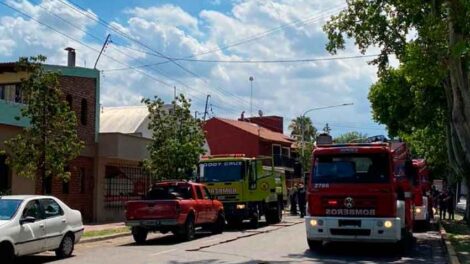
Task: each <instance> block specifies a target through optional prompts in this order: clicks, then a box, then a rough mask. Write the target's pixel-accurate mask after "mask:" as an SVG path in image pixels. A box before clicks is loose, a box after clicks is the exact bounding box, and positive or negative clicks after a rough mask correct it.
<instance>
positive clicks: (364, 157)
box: [312, 153, 389, 183]
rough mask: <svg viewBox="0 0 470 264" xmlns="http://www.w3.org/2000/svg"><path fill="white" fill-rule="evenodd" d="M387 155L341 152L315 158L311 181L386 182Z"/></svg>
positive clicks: (387, 177)
mask: <svg viewBox="0 0 470 264" xmlns="http://www.w3.org/2000/svg"><path fill="white" fill-rule="evenodd" d="M387 161H388V155H387V154H385V153H383V154H374V155H371V154H343V155H322V156H317V157H316V158H315V163H314V167H313V171H312V175H313V177H312V183H386V182H388V180H389V165H388V162H387Z"/></svg>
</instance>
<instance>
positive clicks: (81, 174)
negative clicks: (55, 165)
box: [78, 168, 86, 193]
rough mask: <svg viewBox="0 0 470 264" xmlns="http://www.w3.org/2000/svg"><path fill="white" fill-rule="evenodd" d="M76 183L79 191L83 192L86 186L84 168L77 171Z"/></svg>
mask: <svg viewBox="0 0 470 264" xmlns="http://www.w3.org/2000/svg"><path fill="white" fill-rule="evenodd" d="M78 183H79V184H80V188H79V190H80V193H85V187H86V177H85V168H80V170H79V171H78Z"/></svg>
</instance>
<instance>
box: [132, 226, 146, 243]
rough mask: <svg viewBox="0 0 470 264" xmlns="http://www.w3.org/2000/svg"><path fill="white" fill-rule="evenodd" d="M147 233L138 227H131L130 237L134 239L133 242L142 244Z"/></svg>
mask: <svg viewBox="0 0 470 264" xmlns="http://www.w3.org/2000/svg"><path fill="white" fill-rule="evenodd" d="M147 235H148V231H147V230H145V229H144V228H140V227H133V228H132V236H133V237H134V241H135V243H137V244H143V243H145V241H146V240H147Z"/></svg>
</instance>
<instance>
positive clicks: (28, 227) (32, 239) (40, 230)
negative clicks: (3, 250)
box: [16, 199, 46, 255]
mask: <svg viewBox="0 0 470 264" xmlns="http://www.w3.org/2000/svg"><path fill="white" fill-rule="evenodd" d="M26 217H34V218H35V219H36V220H35V221H34V222H30V223H23V224H20V223H18V224H19V225H20V228H19V233H18V239H17V242H16V247H17V249H18V253H19V255H27V254H33V253H37V252H41V251H44V250H45V241H44V240H45V236H46V223H45V220H44V219H43V214H42V211H41V206H40V204H39V201H38V200H37V199H35V200H31V201H29V202H28V203H27V204H26V206H25V207H24V209H23V211H22V214H21V219H24V218H26Z"/></svg>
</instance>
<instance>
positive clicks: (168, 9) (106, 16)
mask: <svg viewBox="0 0 470 264" xmlns="http://www.w3.org/2000/svg"><path fill="white" fill-rule="evenodd" d="M1 1H2V2H5V3H6V4H8V5H10V6H12V7H14V8H16V9H18V10H21V12H23V13H26V14H28V16H31V17H33V18H34V19H30V18H28V17H27V16H24V15H23V14H20V13H19V12H17V11H14V10H12V9H9V8H7V7H6V6H4V5H0V61H13V60H16V59H17V58H18V57H19V56H32V55H37V54H44V55H46V56H47V57H48V58H49V60H48V63H52V64H65V63H66V53H65V51H64V50H63V49H64V48H65V47H67V46H71V47H74V48H76V49H77V63H78V65H79V66H87V67H90V66H91V65H93V63H94V61H95V60H96V57H97V50H99V49H100V48H101V45H102V43H103V41H104V39H105V38H106V35H107V34H108V33H110V34H111V39H112V43H111V44H110V45H109V46H108V47H107V49H106V50H105V53H104V56H103V57H102V58H101V59H100V62H99V64H98V68H99V69H100V70H101V71H102V75H101V80H102V91H101V98H100V101H101V104H102V105H103V106H118V105H137V104H139V103H140V99H141V98H142V97H153V96H154V95H158V96H160V97H162V98H163V99H165V100H170V99H171V97H172V94H173V86H176V87H177V90H178V92H183V93H184V94H185V95H187V96H188V97H190V98H191V99H193V111H196V110H197V111H198V112H203V110H204V109H203V108H204V100H205V97H206V95H207V94H210V95H211V99H210V104H212V111H213V113H212V112H211V115H212V116H220V117H228V118H237V117H239V116H240V114H241V112H242V111H245V112H246V115H245V116H247V115H249V111H250V82H249V77H250V76H253V77H254V81H253V109H254V110H253V114H254V115H255V114H257V113H258V110H262V111H263V113H264V114H265V115H280V116H283V117H284V120H285V121H284V122H285V127H287V125H288V122H290V120H291V119H292V118H293V117H295V116H298V115H301V114H302V113H303V112H304V111H306V110H308V109H310V108H315V107H323V106H329V105H337V104H343V103H351V102H352V103H354V105H353V106H347V107H342V108H333V109H325V110H319V111H313V112H311V113H310V114H309V116H310V117H311V118H312V120H313V122H314V125H315V126H316V127H317V128H319V129H321V128H323V126H324V125H325V123H328V124H329V125H330V127H331V128H332V134H333V135H338V134H341V133H344V132H347V131H359V132H362V133H367V134H369V135H376V134H386V131H385V130H384V127H383V126H381V125H378V124H376V123H374V122H373V121H372V119H371V109H370V104H369V101H368V100H367V93H368V90H369V87H370V85H371V84H372V83H373V82H374V81H375V80H376V67H375V66H371V65H368V64H367V61H368V60H370V58H359V59H335V60H331V61H314V62H307V63H276V64H261V63H257V64H234V63H223V62H218V63H208V62H200V61H178V64H179V65H176V64H175V63H168V61H167V59H165V58H162V57H159V56H158V54H156V53H159V54H163V55H165V56H168V57H172V58H183V57H188V56H191V57H192V58H193V59H198V60H201V59H202V60H216V61H234V60H237V61H240V60H242V61H246V60H284V59H306V58H309V59H312V58H314V59H318V58H331V57H332V55H330V54H328V53H327V52H326V51H325V49H324V47H325V44H326V37H325V34H324V33H323V31H322V26H323V24H324V23H325V22H326V21H327V20H328V18H329V16H330V15H332V14H335V13H337V12H339V10H340V9H341V8H342V7H344V5H345V1H344V0H334V1H323V0H278V1H265V0H234V1H223V0H220V1H218V0H207V1H190V0H175V1H155V0H153V1H147V0H137V1H126V0H115V1H86V0H72V2H69V1H66V0H34V1H26V0H1ZM77 6H79V7H83V8H85V9H86V10H87V11H88V12H89V13H85V12H83V11H81V12H80V11H77V10H76V9H77ZM98 18H99V19H102V20H104V21H107V22H109V23H110V25H111V27H112V29H111V28H110V27H105V26H102V25H100V24H99V23H98V22H96V20H97V19H98ZM35 20H37V21H40V22H41V23H43V24H46V25H47V26H44V25H40V24H38V23H37V22H36V21H35ZM50 28H53V29H54V30H51V29H50ZM113 29H114V30H113ZM116 29H117V30H116ZM56 31H58V32H61V33H62V34H60V33H57V32H56ZM122 33H125V35H126V37H123V36H121V35H122ZM64 35H66V36H64ZM129 38H132V40H130V39H129ZM136 40H137V41H136ZM77 41H79V42H77ZM227 46H231V47H230V48H227ZM376 52H377V50H370V51H368V54H375V53H376ZM355 55H359V52H358V51H357V49H356V48H355V47H354V46H353V45H352V42H351V43H348V45H347V48H346V50H344V51H341V52H340V53H339V54H338V55H337V56H336V57H348V56H355ZM165 61H166V62H165ZM163 62H165V63H163ZM157 63H160V64H159V65H155V66H148V67H140V66H141V65H148V64H152V65H154V64H157ZM136 66H137V67H136Z"/></svg>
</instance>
